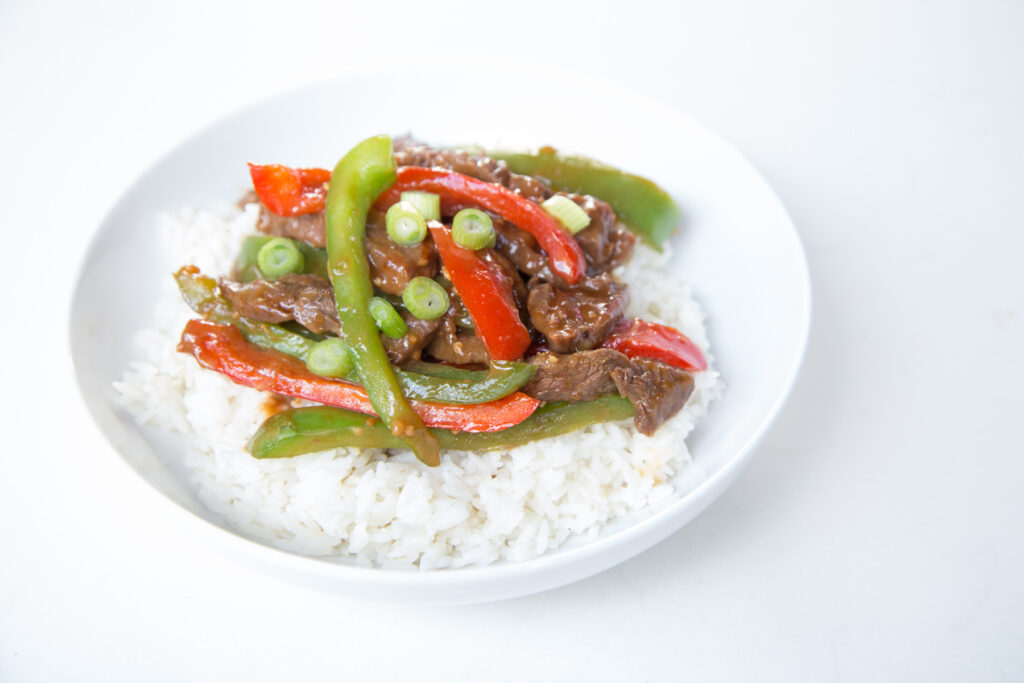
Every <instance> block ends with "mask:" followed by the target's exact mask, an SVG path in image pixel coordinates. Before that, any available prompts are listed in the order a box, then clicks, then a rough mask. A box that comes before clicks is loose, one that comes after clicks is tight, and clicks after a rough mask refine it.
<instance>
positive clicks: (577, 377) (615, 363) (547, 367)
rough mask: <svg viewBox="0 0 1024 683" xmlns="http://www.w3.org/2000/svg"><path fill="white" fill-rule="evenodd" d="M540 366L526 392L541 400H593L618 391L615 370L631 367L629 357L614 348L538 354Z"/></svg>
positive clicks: (536, 361) (526, 387)
mask: <svg viewBox="0 0 1024 683" xmlns="http://www.w3.org/2000/svg"><path fill="white" fill-rule="evenodd" d="M530 362H531V363H533V364H534V365H536V366H537V372H536V373H535V374H534V375H533V378H532V379H531V380H530V381H529V382H528V383H527V384H526V385H525V386H524V387H523V391H524V392H526V393H527V394H529V395H530V396H533V397H534V398H536V399H540V400H541V401H590V400H593V399H595V398H597V397H599V396H607V395H608V394H614V393H615V392H616V386H615V381H614V380H613V379H612V375H611V373H612V371H613V370H628V369H629V368H630V364H629V359H628V358H626V356H625V355H624V354H622V353H619V352H618V351H614V350H612V349H594V350H593V351H582V352H580V353H570V354H566V355H564V356H562V355H559V354H557V353H550V352H544V353H538V354H537V355H536V356H534V357H533V358H531V359H530Z"/></svg>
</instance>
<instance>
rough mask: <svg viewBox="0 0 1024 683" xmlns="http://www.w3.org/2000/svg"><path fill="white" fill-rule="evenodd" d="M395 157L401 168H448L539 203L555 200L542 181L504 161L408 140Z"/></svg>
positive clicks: (400, 144)
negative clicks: (514, 170) (517, 172)
mask: <svg viewBox="0 0 1024 683" xmlns="http://www.w3.org/2000/svg"><path fill="white" fill-rule="evenodd" d="M394 154H395V163H396V164H397V165H399V166H424V167H426V168H432V167H436V168H446V169H448V170H450V171H455V172H456V173H461V174H462V175H468V176H469V177H471V178H476V179H477V180H483V181H484V182H488V183H497V184H499V185H503V186H505V187H507V188H508V189H510V190H512V191H513V192H516V193H518V194H521V195H522V196H524V197H526V198H527V199H532V200H534V201H537V202H542V201H544V200H545V199H547V198H548V197H550V196H551V190H550V189H548V187H547V186H546V185H545V184H544V183H542V182H541V181H539V180H537V179H536V178H533V177H531V176H525V175H518V174H516V173H513V172H512V171H510V170H509V168H508V165H506V164H505V162H504V161H495V160H494V159H491V158H490V157H487V156H483V155H475V154H471V153H469V152H466V151H464V150H460V149H435V148H433V147H430V146H429V145H424V144H423V143H421V142H416V141H415V140H412V139H411V138H408V137H405V138H397V139H396V140H395V142H394Z"/></svg>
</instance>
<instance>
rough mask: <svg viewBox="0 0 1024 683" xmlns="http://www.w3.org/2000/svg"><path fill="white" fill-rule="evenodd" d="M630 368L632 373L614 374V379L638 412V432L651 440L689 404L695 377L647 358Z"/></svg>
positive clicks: (636, 360)
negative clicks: (656, 431)
mask: <svg viewBox="0 0 1024 683" xmlns="http://www.w3.org/2000/svg"><path fill="white" fill-rule="evenodd" d="M630 364H631V366H632V367H631V368H630V369H625V368H616V369H614V370H612V373H611V374H612V379H613V380H614V381H615V386H616V388H617V389H618V390H619V394H621V395H622V396H625V397H626V398H628V399H629V402H630V403H632V404H633V408H634V409H635V410H636V415H635V416H634V418H633V423H634V424H635V425H636V428H637V430H638V431H639V432H640V433H641V434H646V435H647V436H650V435H651V434H654V430H656V429H657V428H658V427H660V426H661V424H662V423H663V422H665V420H667V419H669V418H670V417H672V416H673V415H675V414H676V413H678V412H679V410H680V409H681V408H682V407H683V406H684V405H685V404H686V401H687V399H689V398H690V394H692V393H693V375H691V374H690V373H688V372H686V371H685V370H681V369H680V368H676V367H673V366H671V365H668V364H667V363H662V362H661V361H657V360H649V359H647V358H634V359H633V360H632V361H630Z"/></svg>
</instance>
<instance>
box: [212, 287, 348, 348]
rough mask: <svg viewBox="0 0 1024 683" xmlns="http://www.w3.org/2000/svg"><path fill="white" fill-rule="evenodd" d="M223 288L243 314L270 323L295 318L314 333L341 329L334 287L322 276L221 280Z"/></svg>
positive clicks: (229, 299)
mask: <svg viewBox="0 0 1024 683" xmlns="http://www.w3.org/2000/svg"><path fill="white" fill-rule="evenodd" d="M220 289H221V292H223V294H224V296H225V297H226V298H227V300H228V301H230V302H231V306H232V307H233V308H234V309H235V311H237V312H238V314H239V315H241V316H244V317H246V318H252V319H253V320H259V321H261V322H266V323H282V322H285V321H287V320H294V321H296V322H298V323H299V324H301V325H302V326H303V327H305V328H306V329H308V330H310V331H311V332H316V333H317V334H322V333H324V332H333V333H334V334H339V333H340V332H341V324H340V323H339V322H338V311H337V309H336V308H335V302H334V290H333V289H332V288H331V283H330V281H329V280H328V279H326V278H322V277H320V276H318V275H295V274H292V275H285V276H283V277H281V278H278V279H277V280H253V281H252V282H247V283H244V284H243V283H241V282H234V281H231V280H221V282H220Z"/></svg>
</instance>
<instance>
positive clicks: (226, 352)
mask: <svg viewBox="0 0 1024 683" xmlns="http://www.w3.org/2000/svg"><path fill="white" fill-rule="evenodd" d="M178 350H179V351H181V352H183V353H189V354H192V356H194V357H195V359H196V360H197V361H198V362H199V364H200V365H202V366H203V367H205V368H209V369H210V370H215V371H217V372H219V373H221V374H223V375H225V376H227V377H228V378H230V379H231V380H232V381H233V382H235V383H236V384H242V385H245V386H248V387H253V388H255V389H259V390H261V391H272V392H274V393H277V394H282V395H284V396H294V397H297V398H304V399H307V400H310V401H316V402H317V403H323V404H324V405H330V406H336V407H339V408H347V409H348V410H354V411H356V412H360V413H366V414H367V415H379V413H378V412H377V411H376V409H375V407H374V406H373V405H372V403H371V400H372V399H371V397H370V396H369V395H368V390H366V389H364V388H363V387H361V386H358V385H356V384H351V383H349V382H345V381H342V380H338V379H331V378H328V377H321V376H320V375H315V374H313V373H312V372H310V371H309V370H308V369H307V368H306V366H305V364H303V363H302V361H299V360H297V359H295V358H292V357H291V356H288V355H285V354H283V353H279V352H277V351H272V350H268V349H261V348H258V347H256V346H252V345H251V344H249V343H247V342H246V341H245V339H244V338H243V337H242V333H241V332H239V331H238V329H236V328H235V327H232V326H231V325H218V324H216V323H211V322H207V321H205V320H190V321H189V322H188V324H187V325H185V330H184V332H182V335H181V342H180V343H179V344H178ZM539 404H540V401H538V400H537V399H535V398H530V397H529V396H527V395H526V394H523V393H520V392H515V393H512V394H509V395H507V396H505V397H504V398H500V399H498V400H496V401H491V402H489V403H477V404H472V405H449V404H442V403H425V402H420V401H412V402H411V404H408V403H407V405H410V410H415V411H416V412H415V414H416V416H417V419H418V420H419V419H421V418H422V420H421V424H422V423H426V424H428V425H430V426H431V427H440V428H443V429H454V430H458V431H463V432H488V431H500V430H502V429H507V428H508V427H511V426H512V425H516V424H519V423H520V422H522V421H523V420H525V419H526V418H527V417H529V416H530V415H531V414H532V413H533V412H534V411H535V410H536V409H537V406H538V405H539ZM394 431H395V430H393V429H392V430H391V432H392V434H394V436H395V438H396V439H398V440H400V441H402V442H403V443H404V444H405V445H406V447H411V444H409V438H408V435H407V434H406V433H405V432H401V433H399V434H395V433H394ZM430 438H431V439H433V438H434V437H433V436H432V435H431V437H430ZM414 452H415V451H414ZM417 457H418V456H417ZM426 464H429V463H426Z"/></svg>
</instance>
